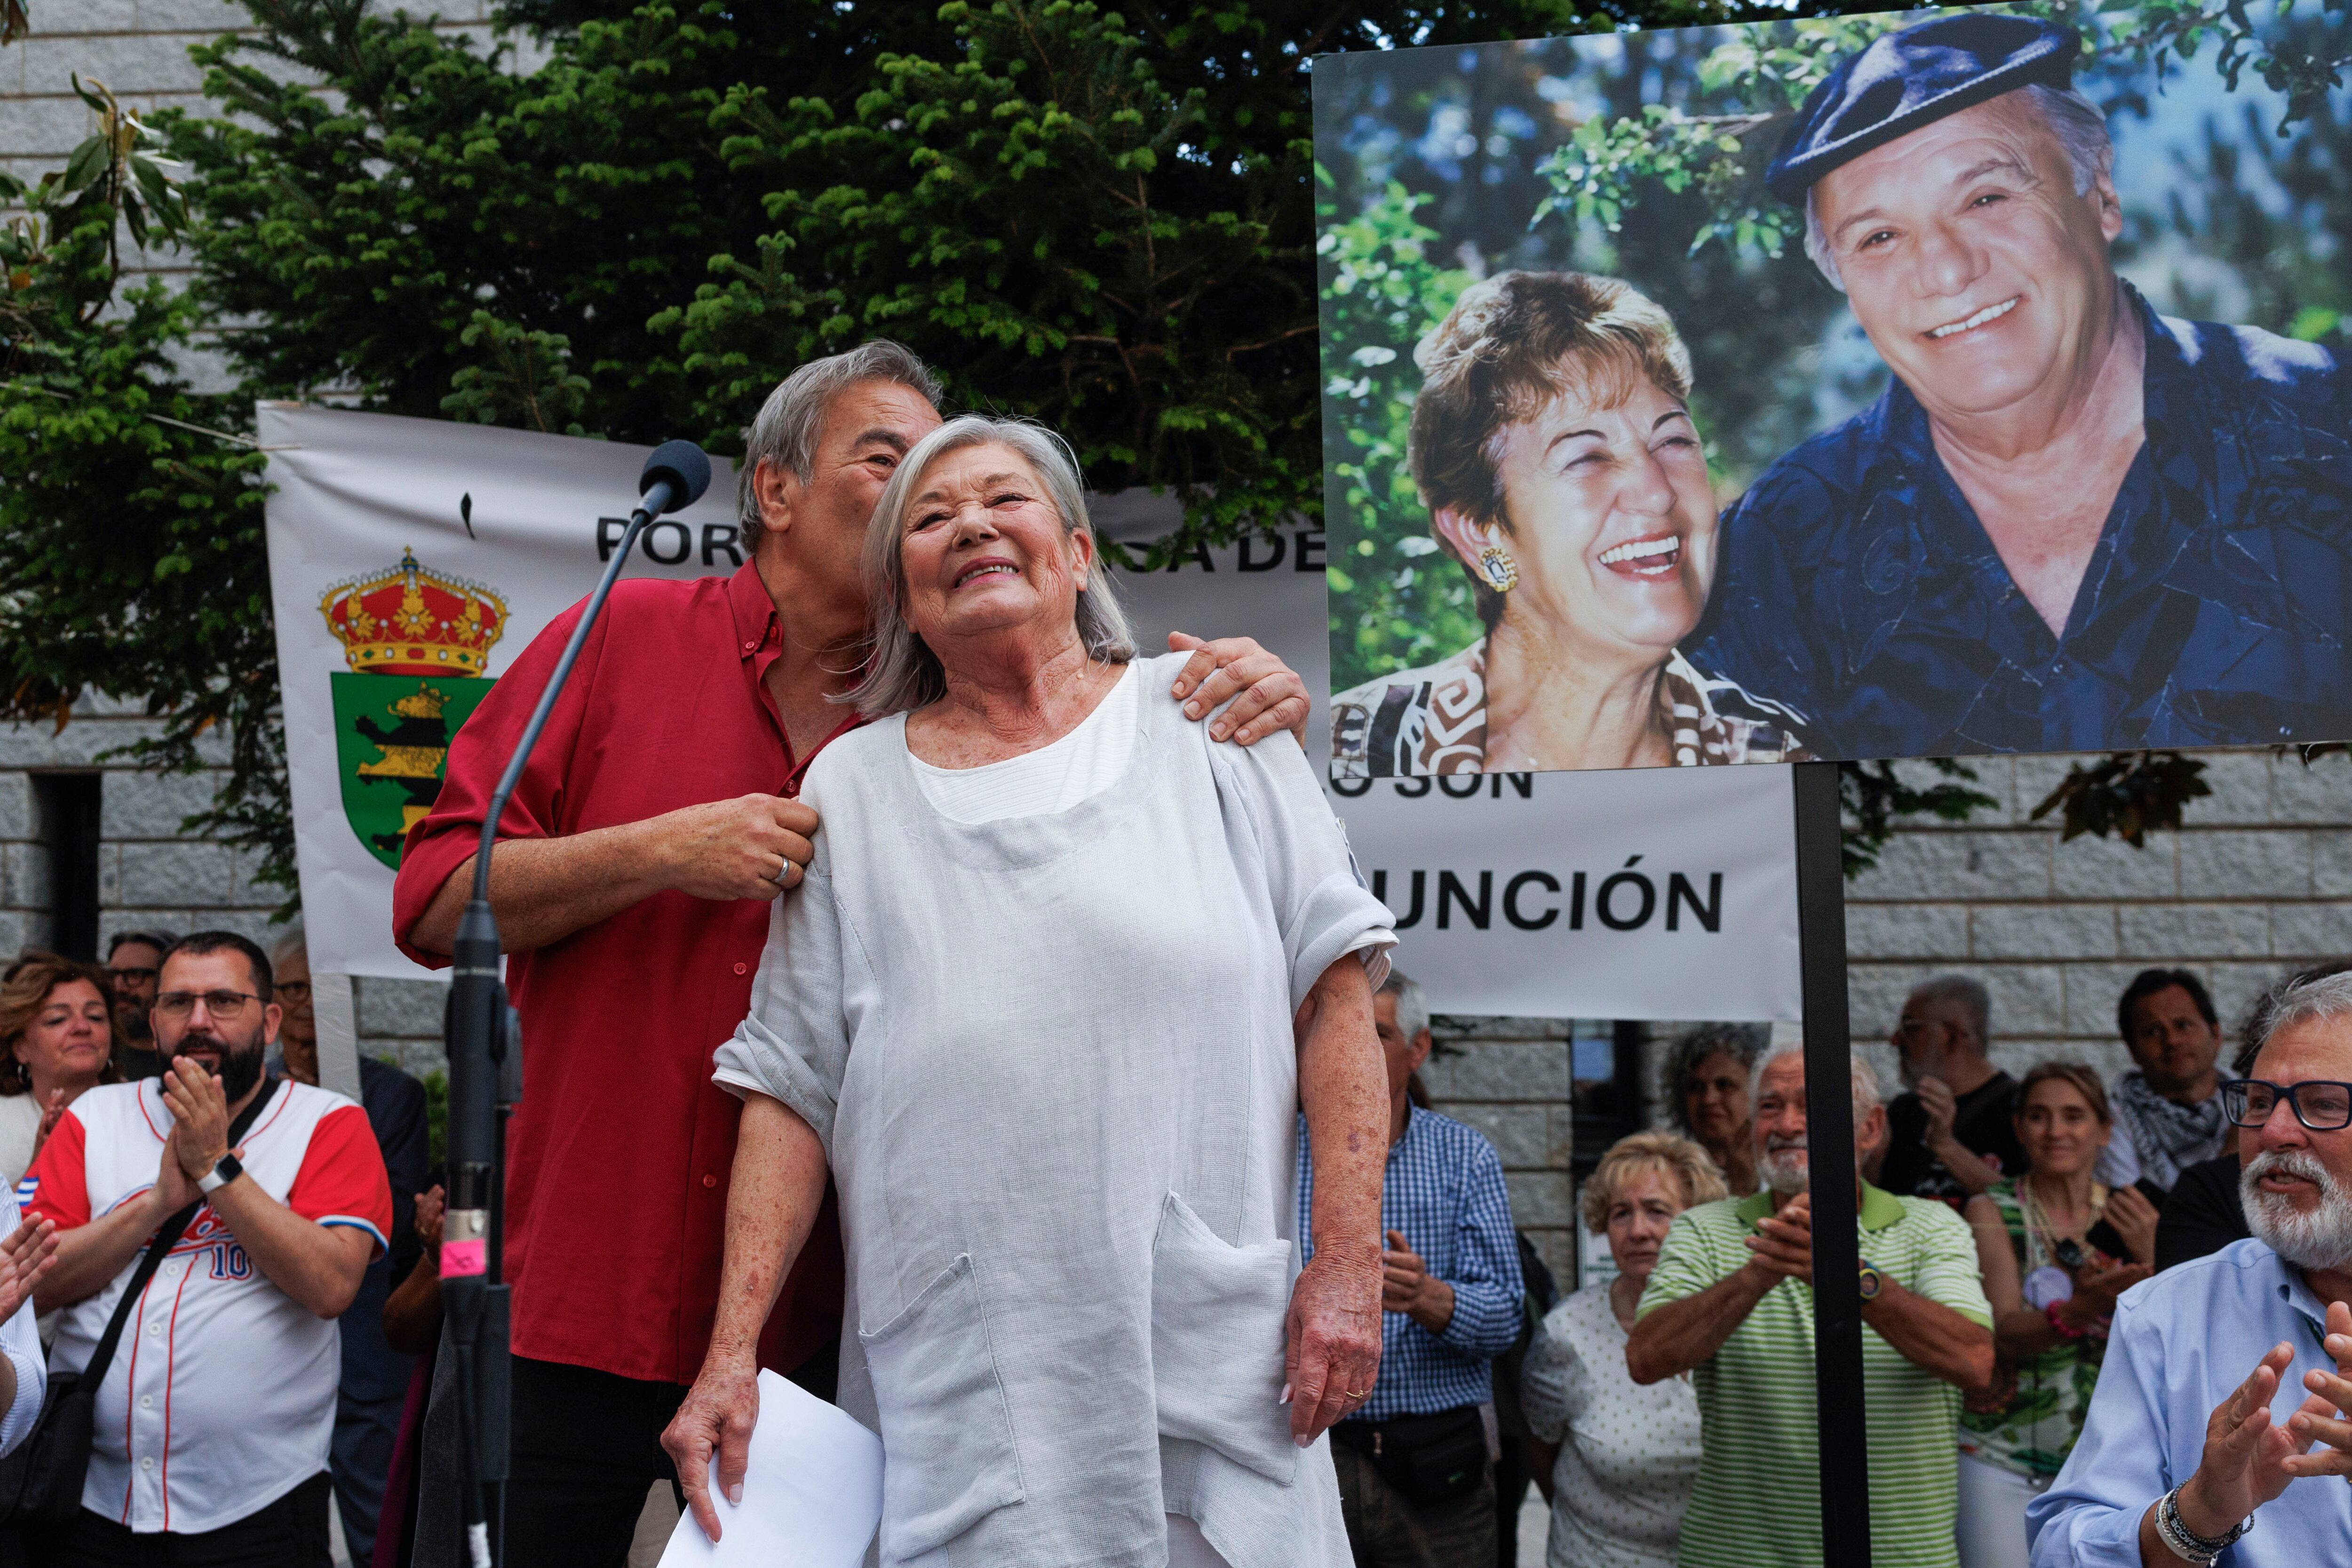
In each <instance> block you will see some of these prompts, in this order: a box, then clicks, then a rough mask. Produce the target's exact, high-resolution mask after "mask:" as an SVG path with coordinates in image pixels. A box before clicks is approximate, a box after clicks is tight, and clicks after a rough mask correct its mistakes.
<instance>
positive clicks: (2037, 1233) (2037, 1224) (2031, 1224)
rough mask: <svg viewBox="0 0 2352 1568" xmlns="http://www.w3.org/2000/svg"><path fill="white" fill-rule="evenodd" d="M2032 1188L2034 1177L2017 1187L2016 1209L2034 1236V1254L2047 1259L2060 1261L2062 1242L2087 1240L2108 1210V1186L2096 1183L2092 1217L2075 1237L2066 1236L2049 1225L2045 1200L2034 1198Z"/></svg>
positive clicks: (2092, 1186) (2092, 1198)
mask: <svg viewBox="0 0 2352 1568" xmlns="http://www.w3.org/2000/svg"><path fill="white" fill-rule="evenodd" d="M2033 1187H2034V1177H2033V1175H2032V1173H2028V1174H2027V1175H2026V1177H2025V1179H2024V1180H2023V1181H2021V1182H2020V1183H2018V1184H2017V1206H2018V1208H2019V1210H2020V1211H2021V1213H2022V1214H2023V1215H2024V1218H2025V1226H2026V1229H2027V1230H2028V1231H2029V1232H2030V1233H2031V1234H2032V1238H2033V1246H2034V1250H2036V1251H2037V1252H2039V1253H2040V1254H2041V1256H2042V1257H2043V1258H2056V1257H2057V1255H2058V1243H2060V1242H2061V1241H2070V1240H2071V1241H2079V1240H2081V1239H2082V1237H2084V1236H2087V1235H2088V1234H2089V1233H2090V1229H2091V1227H2092V1226H2095V1225H2096V1224H2098V1223H2099V1214H2100V1211H2101V1210H2103V1209H2105V1207H2106V1206H2107V1189H2106V1187H2105V1184H2102V1183H2099V1182H2093V1183H2092V1184H2091V1205H2090V1214H2089V1216H2088V1217H2087V1218H2085V1219H2084V1221H2083V1224H2082V1226H2080V1228H2079V1229H2078V1230H2077V1231H2076V1232H2075V1233H2074V1234H2073V1235H2066V1234H2063V1233H2061V1232H2060V1231H2059V1229H2058V1227H2057V1226H2054V1225H2053V1224H2052V1223H2051V1222H2050V1211H2049V1210H2048V1209H2046V1208H2045V1207H2043V1206H2042V1200H2041V1199H2040V1198H2039V1197H2037V1196H2035V1195H2034V1191H2033Z"/></svg>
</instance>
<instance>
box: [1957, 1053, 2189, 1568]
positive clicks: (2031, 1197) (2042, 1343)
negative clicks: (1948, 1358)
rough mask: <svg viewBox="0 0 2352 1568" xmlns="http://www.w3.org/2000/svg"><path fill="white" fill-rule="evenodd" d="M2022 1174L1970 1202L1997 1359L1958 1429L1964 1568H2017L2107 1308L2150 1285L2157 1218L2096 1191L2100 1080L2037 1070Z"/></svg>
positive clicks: (2130, 1194) (2094, 1368)
mask: <svg viewBox="0 0 2352 1568" xmlns="http://www.w3.org/2000/svg"><path fill="white" fill-rule="evenodd" d="M2016 1126H2017V1137H2018V1142H2019V1144H2020V1145H2021V1147H2022V1148H2023V1149H2024V1151H2025V1157H2026V1161H2027V1170H2026V1172H2025V1173H2024V1174H2023V1175H2021V1176H2020V1177H2018V1178H2017V1179H2016V1180H2014V1181H2005V1182H1997V1183H1995V1184H1993V1185H1992V1186H1991V1187H1990V1188H1988V1189H1987V1190H1986V1191H1985V1192H1984V1193H1983V1194H1981V1195H1980V1196H1978V1197H1975V1198H1972V1199H1970V1200H1969V1206H1968V1217H1969V1224H1970V1225H1971V1226H1973V1227H1974V1228H1975V1230H1976V1237H1977V1255H1978V1259H1979V1264H1980V1266H1981V1267H1982V1268H1983V1270H1984V1285H1985V1295H1986V1296H1987V1298H1989V1299H1990V1300H1991V1302H1992V1309H1993V1343H1994V1349H1995V1351H1996V1352H1998V1354H1999V1358H2000V1359H1999V1363H1998V1364H1997V1365H1996V1367H1995V1369H1994V1373H1993V1386H1992V1390H1991V1392H1990V1395H1989V1396H1988V1397H1986V1398H1984V1399H1980V1400H1971V1401H1970V1402H1969V1408H1968V1410H1967V1411H1966V1412H1965V1413H1964V1414H1963V1415H1962V1416H1961V1424H1960V1511H1959V1548H1960V1561H1961V1563H1962V1564H1963V1565H1964V1568H2011V1565H2014V1568H2025V1563H2026V1542H2025V1505H2026V1503H2027V1502H2028V1501H2029V1500H2031V1499H2032V1497H2033V1495H2034V1494H2035V1493H2036V1492H2039V1491H2041V1490H2042V1489H2044V1488H2046V1487H2047V1486H2048V1485H2049V1484H2050V1479H2051V1478H2052V1477H2053V1476H2055V1475H2056V1474H2057V1473H2058V1470H2059V1468H2060V1467H2061V1466H2062V1465H2063V1464H2064V1463H2065V1462H2066V1456H2067V1454H2068V1453H2070V1452H2072V1451H2073V1449H2074V1439H2075V1438H2076V1437H2078V1436H2081V1435H2082V1431H2083V1415H2084V1410H2085V1409H2086V1408H2088V1406H2089V1405H2090V1400H2091V1390H2092V1388H2093V1387H2094V1386H2095V1384H2096V1383H2097V1381H2098V1368H2099V1363H2100V1360H2101V1358H2102V1356H2103V1355H2104V1353H2105V1349H2106V1336H2107V1324H2108V1321H2109V1319H2110V1318H2111V1317H2112V1315H2113V1314H2114V1312H2115V1308H2116V1297H2117V1296H2119V1295H2121V1294H2122V1293H2123V1292H2124V1291H2126V1290H2127V1289H2130V1288H2131V1287H2132V1286H2134V1285H2137V1284H2138V1283H2139V1282H2140V1281H2141V1280H2143V1279H2147V1277H2148V1275H2149V1274H2150V1273H2151V1272H2153V1269H2152V1268H2151V1267H2150V1266H2151V1264H2152V1263H2153V1261H2154V1259H2155V1257H2156V1222H2157V1209H2156V1205H2155V1204H2154V1203H2153V1202H2151V1201H2150V1200H2149V1198H2148V1197H2147V1195H2146V1194H2143V1193H2141V1192H2140V1191H2138V1190H2137V1189H2135V1188H2131V1187H2121V1188H2116V1189H2113V1190H2110V1189H2109V1188H2108V1187H2106V1186H2105V1184H2102V1183H2100V1182H2097V1181H2095V1180H2094V1179H2093V1178H2092V1175H2091V1170H2092V1166H2093V1164H2094V1163H2095V1162H2096V1161H2097V1159H2098V1156H2099V1151H2100V1150H2102V1149H2105V1147H2106V1146H2107V1138H2108V1135H2109V1133H2110V1131H2112V1129H2113V1126H2114V1121H2113V1116H2112V1113H2111V1112H2110V1110H2109V1109H2108V1106H2107V1093H2106V1089H2105V1086H2104V1085H2103V1084H2101V1083H2100V1082H2099V1078H2098V1075H2097V1074H2096V1073H2095V1072H2093V1071H2092V1070H2091V1069H2090V1068H2086V1067H2083V1066H2081V1065H2079V1064H2077V1063H2074V1062H2043V1063H2042V1065H2041V1066H2039V1067H2037V1068H2033V1069H2032V1071H2031V1072H2029V1073H2027V1074H2026V1075H2025V1080H2024V1081H2023V1082H2022V1083H2021V1084H2020V1085H2019V1086H2018V1090H2017V1112H2016Z"/></svg>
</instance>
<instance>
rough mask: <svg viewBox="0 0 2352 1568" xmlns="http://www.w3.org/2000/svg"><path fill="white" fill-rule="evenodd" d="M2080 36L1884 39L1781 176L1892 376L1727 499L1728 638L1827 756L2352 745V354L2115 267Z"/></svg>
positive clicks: (2104, 144) (1814, 251) (1781, 186)
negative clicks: (2351, 365)
mask: <svg viewBox="0 0 2352 1568" xmlns="http://www.w3.org/2000/svg"><path fill="white" fill-rule="evenodd" d="M2077 49H2078V44H2077V40H2076V37H2075V35H2074V33H2073V32H2071V31H2069V30H2067V29H2065V28H2063V27H2058V26H2053V25H2051V24H2050V23H2048V22H2045V21H2042V20H2040V19H2038V18H2034V17H2028V16H2002V15H1986V14H1966V15H1960V16H1946V17H1938V18H1937V19H1936V20H1934V21H1929V22H1923V23H1920V24H1918V25H1917V26H1911V27H1906V28H1905V29H1903V30H1902V31H1900V32H1896V33H1892V34H1889V35H1886V36H1885V37H1880V38H1878V39H1877V40H1875V41H1874V42H1873V43H1872V44H1871V45H1870V46H1869V47H1867V48H1865V49H1864V50H1862V51H1861V52H1860V53H1858V54H1856V55H1853V56H1852V57H1850V58H1847V59H1846V60H1845V61H1844V62H1843V63H1842V64H1840V65H1839V66H1838V68H1836V69H1835V70H1834V71H1833V72H1832V73H1831V75H1830V76H1829V77H1828V78H1827V79H1824V80H1823V81H1822V84H1821V85H1820V86H1819V87H1817V88H1816V89H1814V90H1813V92H1812V94H1811V97H1810V98H1808V99H1807V100H1806V101H1805V104H1804V107H1803V109H1802V110H1801V111H1800V112H1799V114H1798V117H1797V120H1796V122H1795V124H1794V125H1793V126H1791V127H1790V130H1789V132H1787V134H1786V136H1785V137H1784V139H1783V140H1782V142H1781V143H1780V152H1779V153H1778V155H1777V156H1775V157H1774V159H1773V160H1772V163H1771V164H1770V166H1769V170H1768V171H1767V174H1766V183H1767V184H1768V185H1769V187H1770V189H1771V192H1772V194H1773V195H1775V196H1777V197H1779V198H1780V200H1781V201H1783V202H1786V203H1789V204H1790V205H1793V206H1799V207H1801V208H1802V209H1803V210H1804V214H1805V250H1806V253H1807V254H1808V255H1809V256H1810V257H1811V258H1812V261H1813V264H1814V265H1815V266H1816V267H1818V268H1820V269H1821V272H1822V276H1823V277H1824V278H1826V279H1828V280H1829V281H1830V282H1831V283H1832V285H1833V286H1835V287H1836V288H1838V289H1842V290H1843V293H1844V294H1845V297H1846V301H1847V303H1848V305H1849V306H1850V307H1851V309H1852V310H1853V315H1854V319H1855V320H1856V321H1859V322H1860V323H1861V326H1862V328H1863V330H1864V331H1865V332H1866V333H1868V334H1869V338H1870V342H1871V346H1872V347H1873V348H1874V349H1876V350H1877V351H1878V353H1879V355H1880V356H1881V357H1882V358H1883V359H1885V362H1886V363H1887V365H1888V366H1889V367H1890V368H1891V369H1892V370H1893V371H1894V373H1895V374H1894V380H1893V381H1892V382H1891V383H1890V384H1889V385H1888V386H1887V388H1886V390H1885V394H1884V395H1882V396H1881V397H1880V398H1879V399H1878V401H1877V402H1876V403H1874V405H1871V406H1870V407H1868V408H1866V409H1864V411H1863V412H1861V413H1859V414H1857V415H1855V416H1853V417H1852V418H1851V419H1848V420H1847V421H1845V422H1844V423H1843V424H1842V425H1840V426H1837V427H1836V428H1834V429H1832V430H1829V431H1826V432H1824V433H1822V435H1819V436H1816V437H1813V438H1812V439H1811V440H1810V441H1807V442H1805V443H1804V444H1803V445H1801V446H1800V447H1797V448H1796V449H1795V450H1794V451H1792V452H1790V454H1789V455H1788V456H1787V457H1786V458H1782V459H1781V460H1780V462H1779V463H1778V464H1776V465H1774V466H1773V467H1772V468H1770V469H1769V470H1768V471H1767V472H1766V473H1765V474H1764V475H1763V477H1762V478H1761V479H1759V480H1758V481H1757V482H1756V484H1754V485H1753V486H1752V487H1750V489H1748V493H1747V495H1746V496H1745V497H1743V498H1742V499H1741V500H1740V502H1739V504H1738V506H1736V507H1734V508H1733V509H1732V510H1731V511H1730V513H1729V514H1728V515H1727V517H1726V519H1725V522H1724V534H1725V543H1724V554H1725V576H1726V580H1727V591H1726V593H1725V594H1724V595H1723V597H1722V599H1721V601H1720V603H1719V605H1718V606H1717V609H1718V613H1719V618H1718V621H1717V624H1716V626H1714V628H1713V635H1712V636H1710V637H1707V638H1706V641H1705V643H1704V644H1703V645H1702V646H1701V650H1700V651H1701V655H1702V657H1703V658H1707V659H1709V660H1711V661H1712V662H1713V663H1714V664H1715V665H1716V666H1717V668H1721V669H1722V670H1724V671H1725V672H1727V674H1729V675H1731V676H1733V677H1734V678H1736V679H1751V680H1761V679H1769V680H1771V681H1772V682H1773V683H1774V685H1775V688H1776V695H1778V696H1780V698H1782V700H1786V701H1788V702H1789V703H1790V704H1791V705H1793V706H1794V707H1796V708H1797V709H1799V710H1801V712H1802V713H1803V715H1804V718H1805V721H1806V732H1807V733H1808V734H1810V735H1812V736H1814V737H1817V738H1818V740H1819V742H1821V743H1822V745H1823V746H1824V748H1825V749H1826V750H1828V751H1829V752H1831V753H1832V754H1833V755H1837V756H1841V757H1916V756H1947V755H1951V754H1953V753H1956V752H2063V751H2089V750H2096V749H2102V748H2118V747H2141V746H2154V747H2170V746H2230V745H2252V744H2261V743H2264V742H2272V743H2275V742H2284V741H2289V740H2302V741H2322V740H2342V739H2345V738H2347V736H2352V641H2347V627H2346V610H2347V605H2352V472H2347V470H2352V408H2347V398H2346V386H2345V383H2344V377H2343V374H2342V369H2341V366H2340V364H2339V363H2338V361H2337V358H2336V354H2335V353H2333V352H2331V350H2330V349H2328V348H2327V347H2326V346H2323V345H2322V344H2320V343H2315V342H2294V341H2291V340H2289V339H2286V338H2283V337H2278V336H2274V335H2273V334H2272V333H2269V332H2266V331H2261V330H2259V329H2257V328H2253V327H2242V326H2218V325H2215V324H2213V323H2211V322H2208V321H2181V320H2179V319H2177V318H2174V317H2170V316H2164V315H2159V314H2158V313H2157V311H2156V310H2155V309H2154V308H2152V307H2151V306H2150V305H2149V304H2148V302H2147V300H2146V298H2144V297H2143V296H2142V295H2141V293H2140V292H2139V290H2137V289H2135V288H2133V287H2132V285H2131V284H2129V283H2127V282H2126V281H2125V280H2123V279H2120V278H2118V277H2117V276H2116V269H2115V268H2114V266H2113V265H2112V263H2111V262H2110V259H2109V254H2108V247H2110V245H2111V244H2112V243H2113V242H2114V241H2115V240H2116V237H2117V236H2118V235H2120V234H2121V233H2122V230H2123V226H2124V215H2123V207H2122V204H2121V202H2120V200H2119V199H2118V197H2117V195H2116V184H2115V169H2114V161H2115V154H2114V149H2113V147H2112V145H2111V144H2110V142H2109V140H2108V134H2107V129H2106V123H2105V115H2104V114H2103V113H2102V112H2101V111H2100V110H2099V109H2098V108H2097V107H2096V106H2095V105H2094V104H2093V103H2092V102H2091V100H2089V99H2087V98H2086V97H2084V95H2083V94H2082V93H2080V92H2078V91H2076V90H2075V89H2074V85H2073V73H2074V60H2075V56H2076V53H2077Z"/></svg>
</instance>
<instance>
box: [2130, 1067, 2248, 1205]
mask: <svg viewBox="0 0 2352 1568" xmlns="http://www.w3.org/2000/svg"><path fill="white" fill-rule="evenodd" d="M2116 1119H2117V1120H2119V1121H2122V1122H2123V1123H2124V1124H2125V1126H2126V1128H2127V1129H2128V1130H2129V1131H2130V1133H2131V1141H2132V1147H2133V1148H2134V1149H2135V1150H2137V1151H2138V1153H2139V1173H2140V1174H2141V1175H2143V1176H2146V1177H2147V1179H2148V1180H2149V1181H2152V1182H2154V1183H2155V1184H2157V1185H2158V1186H2159V1187H2163V1188H2166V1189H2168V1190H2169V1189H2170V1187H2171V1186H2172V1184H2174V1183H2175V1182H2177V1181H2179V1179H2180V1171H2181V1167H2183V1166H2185V1165H2194V1164H2196V1163H2198V1162H2199V1161H2200V1160H2210V1159H2211V1158H2212V1157H2213V1156H2214V1155H2216V1154H2218V1153H2220V1152H2221V1138H2222V1135H2223V1133H2225V1132H2226V1131H2228V1124H2227V1123H2226V1122H2224V1121H2222V1119H2221V1096H2220V1095H2219V1094H2215V1095H2212V1096H2210V1097H2209V1098H2207V1100H2205V1101H2204V1103H2203V1104H2201V1105H2182V1104H2181V1103H2179V1101H2178V1100H2167V1099H2165V1098H2164V1096H2162V1095H2160V1094H2158V1093H2157V1092H2156V1090H2154V1089H2150V1088H2148V1087H2147V1079H2146V1078H2145V1077H2143V1076H2142V1075H2141V1074H2140V1073H2138V1072H2137V1071H2134V1072H2127V1073H2126V1074H2124V1075H2123V1077H2121V1078H2119V1079H2116Z"/></svg>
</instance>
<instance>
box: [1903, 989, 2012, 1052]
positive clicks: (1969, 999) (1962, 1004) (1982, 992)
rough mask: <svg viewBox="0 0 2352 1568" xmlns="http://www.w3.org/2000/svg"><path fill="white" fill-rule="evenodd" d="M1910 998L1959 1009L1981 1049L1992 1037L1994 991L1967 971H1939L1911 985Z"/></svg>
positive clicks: (1978, 1047)
mask: <svg viewBox="0 0 2352 1568" xmlns="http://www.w3.org/2000/svg"><path fill="white" fill-rule="evenodd" d="M1911 1000H1912V1001H1914V1002H1929V1003H1934V1004H1937V1005H1941V1006H1945V1007H1951V1008H1956V1009H1958V1012H1959V1015H1960V1018H1961V1021H1962V1022H1963V1023H1965V1024H1967V1025H1968V1026H1969V1034H1971V1035H1973V1036H1975V1037H1976V1047H1977V1049H1978V1050H1979V1051H1981V1050H1983V1049H1984V1048H1985V1047H1986V1045H1987V1044H1988V1043H1989V1042H1990V1040H1991V1039H1992V994H1991V993H1990V992H1989V991H1987V990H1986V989H1985V988H1984V983H1983V982H1982V981H1979V980H1975V979H1971V978H1970V977H1969V976H1968V975H1965V974H1938V975H1937V976H1936V977H1935V978H1934V979H1932V980H1923V981H1921V982H1920V983H1919V984H1916V985H1914V986H1913V987H1912V988H1911Z"/></svg>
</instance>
